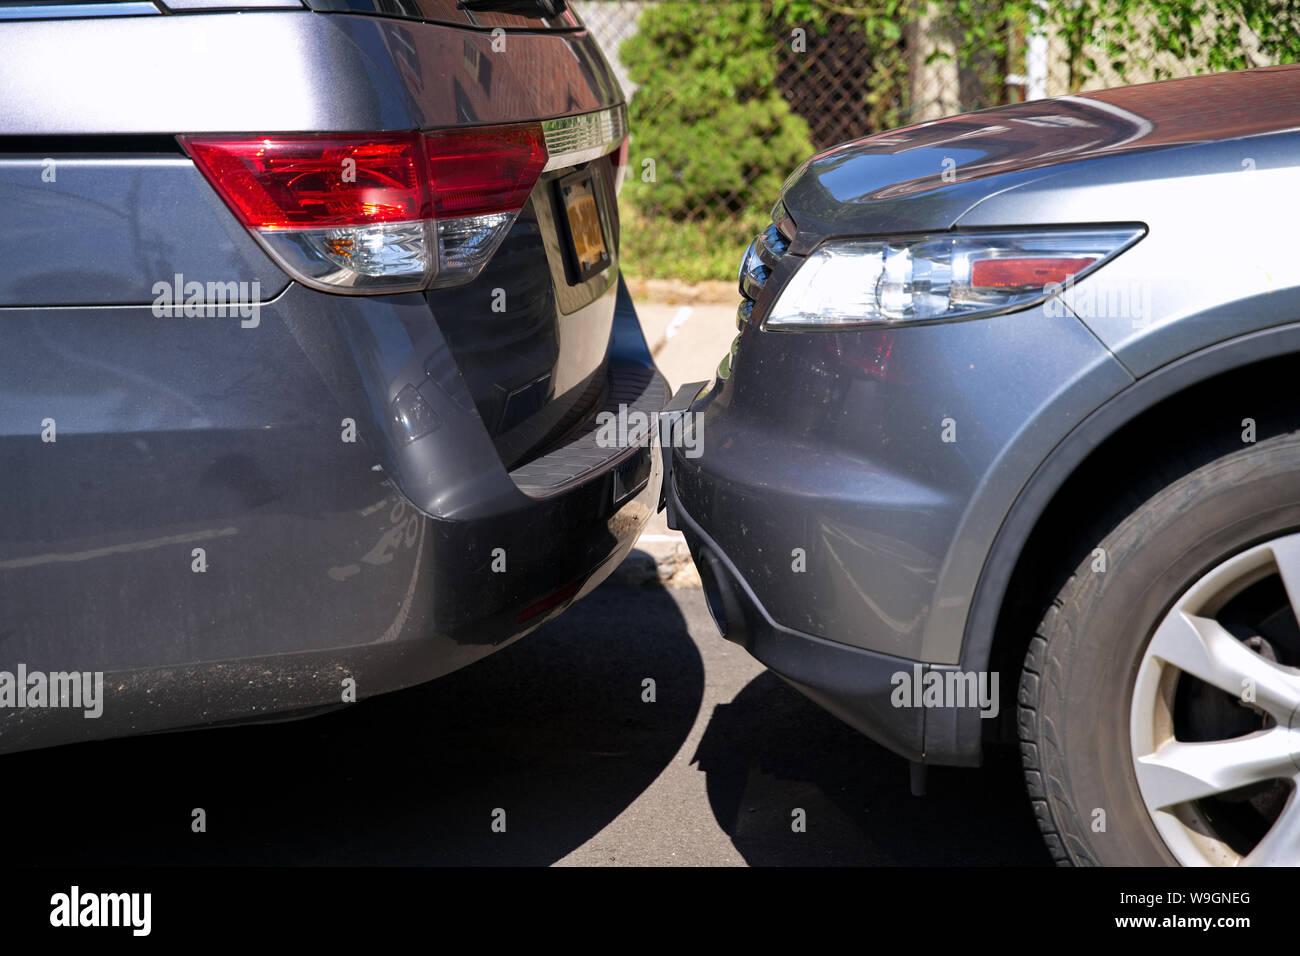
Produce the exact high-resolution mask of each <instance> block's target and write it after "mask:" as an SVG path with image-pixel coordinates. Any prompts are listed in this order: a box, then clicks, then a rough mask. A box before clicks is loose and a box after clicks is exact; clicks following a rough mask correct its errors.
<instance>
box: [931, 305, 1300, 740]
mask: <svg viewBox="0 0 1300 956" xmlns="http://www.w3.org/2000/svg"><path fill="white" fill-rule="evenodd" d="M1288 388H1289V389H1290V390H1291V391H1292V393H1293V394H1294V395H1295V398H1296V399H1300V322H1297V323H1291V324H1288V325H1284V326H1276V327H1274V328H1270V329H1264V330H1260V331H1258V332H1253V333H1250V334H1248V335H1243V336H1240V337H1238V338H1235V339H1230V340H1227V341H1224V342H1220V343H1217V344H1216V345H1213V346H1209V347H1207V348H1205V349H1201V350H1199V351H1197V352H1194V353H1192V354H1190V355H1187V356H1184V357H1183V358H1180V359H1178V360H1176V361H1174V362H1171V363H1169V364H1168V365H1165V366H1163V367H1161V368H1159V369H1157V370H1155V371H1154V372H1151V373H1150V374H1148V375H1146V376H1144V377H1143V378H1141V379H1139V380H1137V381H1136V382H1134V383H1133V384H1132V385H1131V386H1129V387H1128V388H1126V389H1124V390H1123V391H1122V392H1120V393H1118V394H1117V395H1115V396H1114V397H1112V398H1111V399H1109V400H1108V401H1107V402H1106V403H1104V404H1103V405H1102V406H1101V407H1099V408H1098V409H1096V410H1095V411H1094V412H1093V413H1092V414H1090V415H1089V416H1087V417H1086V418H1085V419H1084V420H1083V421H1081V422H1080V423H1079V424H1078V425H1077V426H1075V428H1074V429H1073V430H1071V432H1070V433H1069V434H1068V435H1067V436H1066V437H1065V438H1064V439H1062V441H1061V442H1059V443H1058V444H1057V445H1056V447H1055V448H1054V449H1053V450H1052V452H1051V453H1050V454H1049V455H1048V456H1047V458H1046V459H1044V460H1043V462H1042V463H1040V465H1039V466H1038V468H1037V469H1036V470H1035V472H1034V473H1033V475H1032V476H1031V477H1030V478H1029V480H1028V481H1027V482H1026V483H1025V485H1024V487H1023V488H1021V490H1020V492H1019V494H1018V495H1017V496H1016V499H1015V501H1014V503H1013V504H1012V506H1011V508H1010V509H1009V510H1008V512H1007V514H1006V516H1005V517H1004V519H1003V521H1002V524H1001V527H1000V528H999V530H998V533H997V535H996V536H995V538H994V540H993V544H992V547H991V548H990V549H989V552H988V554H987V555H986V556H985V560H984V565H983V568H982V570H981V572H980V576H979V580H978V583H977V585H976V589H975V592H974V594H973V595H972V599H971V604H970V610H969V612H968V614H967V616H966V625H965V629H964V632H963V639H962V646H961V657H960V663H959V664H958V665H956V668H957V669H960V670H962V671H984V670H993V671H999V672H1002V676H1004V677H1008V678H1009V679H1007V680H1002V681H1001V682H1000V683H1001V689H1002V696H1003V701H1002V707H1001V716H1002V719H1000V720H997V721H984V720H980V719H979V715H978V713H977V712H976V711H974V710H973V709H969V708H968V709H966V710H965V711H961V712H959V713H958V714H957V717H956V720H953V721H926V728H925V753H926V760H927V762H934V763H946V764H958V765H975V764H978V763H979V762H980V760H981V757H982V751H983V746H984V744H985V742H986V741H988V740H989V739H1007V740H1014V739H1015V727H1014V715H1015V712H1016V707H1015V688H1016V686H1017V684H1018V680H1016V679H1010V676H1011V675H1015V674H1018V672H1019V668H1020V661H1021V660H1022V658H1023V656H1024V652H1025V650H1026V649H1027V647H1028V644H1029V640H1030V638H1031V637H1032V635H1033V628H1034V625H1035V623H1036V622H1037V621H1038V619H1039V618H1040V617H1041V614H1042V612H1043V610H1044V609H1045V606H1046V603H1047V601H1049V600H1050V598H1051V595H1052V594H1054V593H1055V591H1053V590H1051V587H1052V585H1053V584H1054V583H1055V582H1057V581H1062V582H1063V580H1064V577H1066V576H1068V574H1069V573H1070V572H1071V571H1073V570H1074V569H1075V568H1076V567H1078V565H1079V563H1080V562H1081V561H1082V560H1083V559H1084V557H1085V552H1086V545H1087V543H1088V542H1089V541H1095V540H1097V538H1095V537H1092V536H1091V535H1088V534H1079V532H1080V531H1084V532H1086V531H1089V530H1091V526H1092V524H1093V522H1094V521H1095V519H1096V517H1097V514H1099V513H1100V512H1101V511H1103V510H1105V509H1104V508H1102V507H1101V505H1099V504H1098V503H1099V502H1100V503H1101V504H1113V503H1114V494H1115V492H1116V491H1121V490H1122V491H1123V492H1124V493H1128V494H1132V493H1133V492H1132V490H1131V489H1132V487H1133V485H1134V482H1135V481H1136V480H1137V479H1138V478H1139V477H1140V476H1144V475H1148V474H1150V472H1151V471H1152V469H1153V468H1156V467H1157V466H1158V465H1163V466H1164V467H1170V464H1169V463H1170V458H1171V456H1174V457H1175V461H1174V465H1175V466H1176V467H1177V468H1179V469H1181V472H1182V473H1185V472H1186V470H1188V468H1187V466H1188V464H1191V467H1193V468H1194V467H1198V466H1199V464H1201V462H1199V461H1198V462H1195V463H1191V462H1190V460H1188V459H1187V458H1185V457H1184V456H1183V455H1182V449H1183V448H1186V447H1190V446H1191V444H1193V443H1191V442H1189V441H1186V440H1185V439H1186V438H1187V437H1190V433H1193V432H1195V433H1196V435H1197V437H1198V438H1199V439H1200V442H1199V445H1200V447H1201V448H1204V447H1205V443H1204V437H1205V435H1206V433H1207V431H1210V430H1211V429H1213V430H1216V431H1217V432H1221V433H1222V441H1223V447H1224V450H1225V451H1228V450H1231V449H1232V447H1233V446H1232V442H1236V447H1238V448H1239V447H1240V443H1241V431H1242V425H1241V421H1242V419H1243V418H1244V417H1250V418H1253V419H1255V421H1256V435H1257V438H1258V439H1263V438H1265V437H1268V436H1269V435H1270V434H1276V433H1279V432H1281V431H1290V430H1294V429H1295V428H1296V427H1300V400H1293V403H1292V407H1290V408H1286V407H1283V406H1280V405H1279V403H1278V402H1277V401H1276V400H1275V399H1276V398H1277V397H1278V396H1279V393H1280V392H1284V391H1286V390H1287V389H1288ZM1225 395H1229V396H1233V397H1234V398H1235V399H1236V400H1235V401H1229V402H1225V401H1224V397H1225ZM1243 410H1244V411H1243ZM1247 412H1250V413H1251V414H1247ZM1162 456H1163V457H1162ZM1099 477H1100V478H1101V480H1104V481H1105V482H1106V483H1107V484H1108V485H1111V486H1112V487H1113V489H1114V490H1112V489H1108V488H1106V487H1102V488H1100V489H1099V488H1098V487H1097V486H1096V482H1097V480H1098V479H1099ZM1090 482H1091V484H1090ZM1137 503H1139V499H1137V498H1135V502H1134V504H1135V506H1136V504H1137ZM1071 528H1073V529H1074V531H1073V533H1071V530H1070V529H1071ZM1062 535H1070V536H1069V537H1065V538H1063V537H1062ZM1098 537H1100V535H1098ZM1063 540H1065V541H1068V542H1069V545H1070V546H1069V547H1067V548H1065V549H1062V548H1061V543H1062V541H1063Z"/></svg>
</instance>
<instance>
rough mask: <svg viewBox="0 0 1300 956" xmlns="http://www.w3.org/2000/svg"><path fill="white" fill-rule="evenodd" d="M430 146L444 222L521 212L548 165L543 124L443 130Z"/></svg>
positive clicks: (430, 138)
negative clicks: (491, 214)
mask: <svg viewBox="0 0 1300 956" xmlns="http://www.w3.org/2000/svg"><path fill="white" fill-rule="evenodd" d="M424 144H425V153H426V155H427V157H428V161H429V181H430V183H431V187H432V191H433V209H434V216H435V217H436V218H439V219H442V218H444V217H457V216H481V215H486V214H489V213H500V212H518V211H519V210H520V209H521V208H522V207H523V205H524V203H525V202H527V201H528V195H529V193H531V192H532V191H533V186H534V185H536V183H537V177H538V176H540V175H541V174H542V168H543V167H544V166H545V165H546V143H545V139H544V137H543V135H542V127H541V125H540V124H537V123H529V124H521V125H517V126H485V127H478V128H469V129H456V130H437V131H435V132H432V133H426V134H425V137H424Z"/></svg>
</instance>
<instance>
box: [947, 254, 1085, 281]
mask: <svg viewBox="0 0 1300 956" xmlns="http://www.w3.org/2000/svg"><path fill="white" fill-rule="evenodd" d="M1096 261H1097V260H1096V259H1095V258H1093V257H1091V256H1079V257H1077V258H1060V257H1051V258H1048V257H1037V256H1020V257H1017V258H1007V259H976V260H975V261H974V262H973V263H971V268H970V284H971V286H973V287H974V288H979V289H1002V288H1008V287H1013V288H1023V287H1029V286H1045V285H1049V284H1050V283H1053V282H1056V283H1064V282H1065V280H1066V279H1068V278H1070V276H1072V275H1075V274H1077V273H1079V272H1082V271H1083V270H1084V269H1086V268H1088V266H1090V265H1092V264H1093V263H1094V262H1096Z"/></svg>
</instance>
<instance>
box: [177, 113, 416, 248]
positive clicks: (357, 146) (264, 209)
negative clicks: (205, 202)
mask: <svg viewBox="0 0 1300 956" xmlns="http://www.w3.org/2000/svg"><path fill="white" fill-rule="evenodd" d="M181 142H182V143H183V144H184V146H185V148H186V150H187V151H188V152H189V154H190V156H192V157H193V158H194V162H195V164H196V165H197V166H198V167H199V169H200V170H201V171H202V172H203V174H204V175H205V176H206V177H207V178H208V181H209V182H211V183H212V185H213V187H215V188H216V190H217V192H219V193H220V194H221V196H222V198H223V199H225V200H226V203H227V205H229V206H230V208H231V210H232V211H233V212H234V213H235V215H236V216H238V217H239V220H240V221H241V222H242V223H243V224H244V225H245V226H248V227H249V228H250V229H257V230H263V231H265V230H277V229H320V228H326V227H330V226H359V225H367V224H371V223H382V222H411V221H415V220H420V219H427V218H429V208H430V207H429V199H428V187H427V181H428V176H427V173H426V171H425V168H424V158H423V156H422V155H421V150H420V140H419V136H418V134H415V133H392V134H388V133H369V134H365V135H364V137H362V136H336V135H327V136H276V137H260V138H257V139H247V138H230V137H220V136H218V137H199V136H183V137H181Z"/></svg>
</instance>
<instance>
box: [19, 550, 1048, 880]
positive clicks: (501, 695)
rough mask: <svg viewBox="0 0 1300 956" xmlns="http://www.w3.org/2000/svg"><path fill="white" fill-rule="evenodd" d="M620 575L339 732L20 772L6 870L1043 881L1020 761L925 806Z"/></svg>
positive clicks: (354, 712)
mask: <svg viewBox="0 0 1300 956" xmlns="http://www.w3.org/2000/svg"><path fill="white" fill-rule="evenodd" d="M629 577H631V576H629V575H620V576H619V577H618V578H616V579H611V581H610V582H608V583H607V584H606V585H604V586H602V587H601V588H600V589H598V590H597V591H596V592H594V593H593V594H591V595H590V596H588V597H587V598H586V599H584V600H583V601H581V602H580V603H579V604H577V605H575V606H574V607H573V608H572V609H570V610H569V611H568V612H567V613H565V614H564V615H563V616H561V617H560V618H558V619H557V620H555V621H553V622H551V623H550V624H548V625H546V626H545V627H543V628H542V629H540V630H539V631H537V632H535V633H534V634H532V635H530V636H528V637H526V638H524V639H523V640H521V641H519V642H517V643H516V644H514V645H512V646H511V647H509V648H506V649H505V650H503V651H501V652H500V653H498V654H496V655H494V656H492V657H490V658H488V659H487V660H485V661H482V662H480V663H479V664H477V665H475V666H473V667H468V668H466V669H464V670H462V671H459V672H457V673H455V674H452V675H450V676H448V677H446V678H443V679H442V680H438V681H434V682H432V683H430V684H426V685H423V686H420V687H415V688H412V689H410V690H407V691H403V692H400V693H397V694H392V695H388V696H385V697H379V698H374V699H372V700H368V701H362V702H361V703H359V704H356V705H352V706H350V707H348V708H346V709H343V710H340V711H337V712H334V713H331V714H326V715H324V716H320V717H316V718H313V719H310V720H302V721H294V722H289V723H281V724H275V725H263V726H250V727H239V728H229V729H221V730H205V731H195V732H184V733H174V734H167V735H161V736H154V737H143V738H135V739H124V740H115V741H106V742H102V743H93V744H83V745H77V746H72V747H61V748H55V749H51V750H43V751H33V752H27V753H20V754H13V755H10V756H8V757H6V758H5V769H6V777H7V779H8V780H10V781H11V782H12V781H28V782H29V783H30V784H32V785H31V786H30V787H23V786H16V785H11V786H10V788H9V794H10V800H9V808H10V819H12V820H21V821H23V824H22V826H21V827H14V828H12V829H11V830H10V833H9V835H8V837H7V842H8V843H9V846H10V852H11V855H12V858H13V859H17V860H24V861H31V862H40V863H55V864H65V865H88V864H133V863H142V864H171V863H218V864H325V865H328V864H410V865H421V864H433V865H438V864H487V865H492V864H531V865H546V864H561V865H718V866H721V865H737V864H753V865H772V864H786V865H819V864H870V865H875V864H1000V863H1043V862H1046V854H1045V852H1044V850H1043V848H1042V846H1041V842H1040V840H1039V837H1038V834H1037V831H1036V829H1035V827H1034V825H1033V822H1032V820H1031V818H1030V815H1029V811H1028V808H1027V805H1026V800H1025V797H1024V793H1023V790H1022V789H1021V783H1020V777H1019V772H1018V768H1017V767H1016V766H1015V762H1014V759H1011V758H1010V757H1006V758H1002V757H999V758H997V759H995V760H994V761H992V762H990V764H989V765H988V766H986V767H985V768H983V769H980V770H974V771H970V770H947V769H936V770H934V771H932V772H931V775H930V793H929V795H928V796H926V797H924V798H916V797H912V796H911V795H910V793H909V791H908V786H907V773H906V767H905V765H904V763H903V761H902V760H900V759H899V758H898V757H895V756H894V755H892V754H890V753H888V752H887V751H885V750H884V749H882V748H880V747H878V746H876V745H875V744H873V743H871V742H870V741H868V740H866V739H865V738H863V737H861V736H860V735H859V734H857V733H855V732H854V731H853V730H851V729H849V728H848V727H847V726H845V725H843V724H841V723H840V722H839V721H838V720H836V719H835V718H834V717H831V716H829V715H827V714H825V713H823V712H822V711H821V710H819V709H818V708H817V707H815V706H814V705H813V704H811V703H809V702H807V701H805V700H804V699H803V697H801V696H800V695H799V694H798V693H797V692H795V691H794V690H792V689H791V688H789V687H788V686H787V685H786V684H784V683H783V682H782V681H781V680H779V679H778V678H776V677H775V676H773V675H771V674H770V673H767V672H765V671H764V670H763V669H762V668H761V667H760V666H759V665H757V664H756V663H755V662H754V661H753V660H751V659H750V658H749V657H748V655H746V654H745V653H744V652H743V651H742V650H741V649H740V648H738V647H735V646H734V645H731V644H728V643H726V642H725V641H723V640H722V639H721V638H720V637H719V636H718V634H717V631H716V629H715V628H714V626H713V623H712V621H711V620H710V619H709V617H708V613H707V611H706V609H705V605H704V600H703V596H702V594H701V592H700V591H699V590H698V589H697V588H664V587H661V586H659V585H658V584H656V583H650V584H648V585H643V586H632V585H629V584H627V583H625V582H626V580H627V579H628V578H629ZM646 679H650V680H653V681H654V685H653V686H654V698H655V699H654V701H653V702H648V701H647V700H645V699H644V698H645V697H646V696H647V694H646V686H647V685H645V684H644V682H645V680H646ZM38 784H39V785H38ZM196 808H202V809H203V810H204V812H205V815H206V822H207V831H206V832H205V833H195V832H193V831H192V828H191V821H192V814H193V811H194V810H195V809H196ZM796 810H803V811H804V818H805V820H806V830H805V832H794V830H793V829H792V821H793V820H794V818H795V817H794V814H795V811H796ZM499 811H504V814H502V813H500V812H499ZM494 822H496V823H497V824H498V825H497V829H494V827H493V824H494ZM502 822H503V823H504V827H505V829H504V832H498V830H499V829H500V825H501V823H502Z"/></svg>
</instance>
